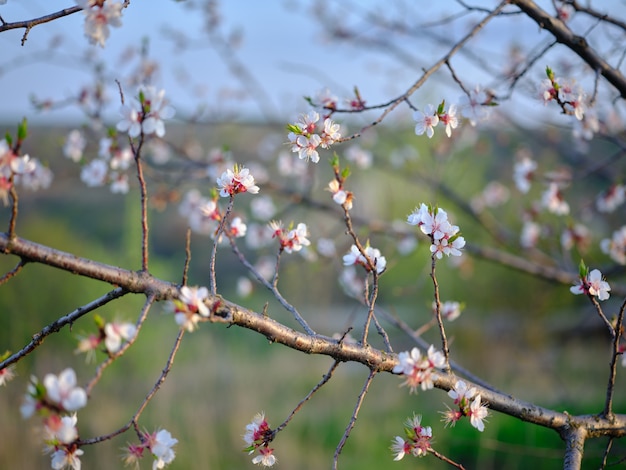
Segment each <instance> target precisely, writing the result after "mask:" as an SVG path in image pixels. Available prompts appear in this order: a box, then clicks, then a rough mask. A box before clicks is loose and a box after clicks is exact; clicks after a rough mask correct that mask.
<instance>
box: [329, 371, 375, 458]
mask: <svg viewBox="0 0 626 470" xmlns="http://www.w3.org/2000/svg"><path fill="white" fill-rule="evenodd" d="M375 376H376V370H375V369H370V372H369V374H368V376H367V379H365V383H364V384H363V389H362V390H361V393H359V396H358V397H357V400H356V404H355V405H354V411H353V412H352V416H351V417H350V422H349V423H348V426H347V427H346V430H345V431H344V433H343V436H341V440H340V441H339V444H337V448H336V449H335V455H334V457H333V469H334V470H337V468H338V467H337V466H338V464H339V454H341V451H342V449H343V446H344V445H345V444H346V441H347V440H348V437H350V432H351V431H352V428H354V425H355V424H356V420H357V417H358V415H359V411H360V409H361V405H362V404H363V400H365V395H367V392H368V390H369V388H370V385H371V384H372V381H373V380H374V377H375Z"/></svg>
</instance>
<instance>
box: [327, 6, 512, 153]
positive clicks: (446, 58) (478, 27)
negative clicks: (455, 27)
mask: <svg viewBox="0 0 626 470" xmlns="http://www.w3.org/2000/svg"><path fill="white" fill-rule="evenodd" d="M508 3H509V0H505V1H503V2H500V4H499V5H498V6H497V7H496V8H495V9H494V10H493V11H491V12H490V13H489V14H488V15H487V16H485V18H483V20H482V21H480V22H479V23H478V24H476V25H475V26H474V27H473V28H472V30H471V31H470V32H469V33H467V34H466V35H465V36H464V37H463V38H462V39H461V40H460V41H459V42H458V43H456V44H455V45H454V46H453V47H452V48H451V49H450V50H449V51H448V53H447V54H446V55H444V56H443V57H442V58H441V59H439V60H438V61H437V62H435V64H434V65H432V66H431V67H430V68H428V69H427V70H425V71H424V73H423V74H422V76H421V77H420V78H419V79H418V80H417V81H416V82H415V83H414V84H413V85H411V87H410V88H409V89H408V90H407V91H406V92H405V93H403V94H402V95H400V96H398V97H397V98H395V99H393V100H391V101H389V102H388V103H386V105H385V106H384V107H385V110H384V111H383V113H382V114H381V115H380V116H379V117H378V118H377V119H376V120H375V121H373V122H371V123H370V124H368V125H366V126H364V127H362V128H361V130H359V131H358V132H355V133H354V134H352V135H349V136H347V137H343V138H341V139H340V140H339V141H338V142H346V141H349V140H353V139H356V138H357V137H360V136H361V135H362V134H363V133H364V132H365V131H366V130H368V129H370V128H372V127H374V126H376V125H378V124H380V123H381V122H382V121H383V120H384V119H385V118H386V117H387V115H388V114H389V113H391V112H392V111H393V110H394V109H395V108H397V107H398V106H399V105H400V104H401V103H403V102H405V100H407V99H408V98H409V97H410V96H411V95H412V94H413V93H415V91H417V90H418V89H419V88H421V86H422V85H423V84H424V83H426V81H427V80H428V79H429V78H430V76H431V75H433V74H434V73H435V72H436V71H437V70H439V69H440V68H441V67H442V66H443V65H444V64H445V63H446V62H447V61H449V60H450V58H451V57H452V56H454V55H455V54H456V53H457V52H458V51H459V50H460V49H461V48H462V47H463V46H464V45H465V43H466V42H467V41H469V40H470V39H472V38H473V37H474V36H475V35H476V34H477V33H478V32H479V31H480V30H481V29H483V28H484V27H485V25H486V24H487V23H489V21H491V19H492V18H494V17H495V16H497V15H498V14H499V13H500V12H501V11H502V9H503V8H504V7H505V6H506V5H508ZM336 112H342V110H337V111H336Z"/></svg>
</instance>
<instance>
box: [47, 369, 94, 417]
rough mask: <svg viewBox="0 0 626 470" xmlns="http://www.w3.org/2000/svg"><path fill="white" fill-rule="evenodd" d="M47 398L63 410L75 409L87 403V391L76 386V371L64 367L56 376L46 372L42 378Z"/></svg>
mask: <svg viewBox="0 0 626 470" xmlns="http://www.w3.org/2000/svg"><path fill="white" fill-rule="evenodd" d="M43 385H44V386H45V387H46V392H47V394H48V398H49V399H50V401H52V402H53V403H55V404H57V405H59V406H60V407H61V408H62V409H63V410H65V411H76V410H78V409H80V408H82V407H84V406H85V405H86V404H87V393H85V390H84V389H82V388H81V387H78V386H76V373H75V372H74V370H73V369H69V368H68V369H65V370H63V371H62V372H61V373H60V374H59V375H58V376H57V375H54V374H48V375H46V376H45V377H44V379H43Z"/></svg>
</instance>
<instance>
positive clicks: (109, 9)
mask: <svg viewBox="0 0 626 470" xmlns="http://www.w3.org/2000/svg"><path fill="white" fill-rule="evenodd" d="M76 3H77V5H78V6H79V7H81V8H82V9H83V10H84V12H85V36H87V37H88V38H89V42H90V43H91V44H98V45H100V46H101V47H104V45H105V43H106V40H107V39H108V38H109V26H114V27H120V26H122V20H121V17H122V4H121V3H117V2H113V1H112V0H108V1H106V2H101V1H98V0H76Z"/></svg>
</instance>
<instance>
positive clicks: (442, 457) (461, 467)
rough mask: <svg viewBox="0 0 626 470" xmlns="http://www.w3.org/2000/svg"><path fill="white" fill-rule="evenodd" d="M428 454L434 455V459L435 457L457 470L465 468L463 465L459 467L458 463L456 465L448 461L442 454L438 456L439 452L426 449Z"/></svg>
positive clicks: (452, 461)
mask: <svg viewBox="0 0 626 470" xmlns="http://www.w3.org/2000/svg"><path fill="white" fill-rule="evenodd" d="M428 452H429V453H430V454H432V455H434V456H435V457H437V458H438V459H439V460H443V461H444V462H446V463H448V464H450V465H452V466H453V467H456V468H458V469H460V470H465V467H464V466H463V465H461V464H460V463H456V462H455V461H454V460H450V459H449V458H448V457H446V456H445V455H443V454H440V453H439V452H437V451H436V450H435V449H433V448H432V447H431V448H430V449H428Z"/></svg>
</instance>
